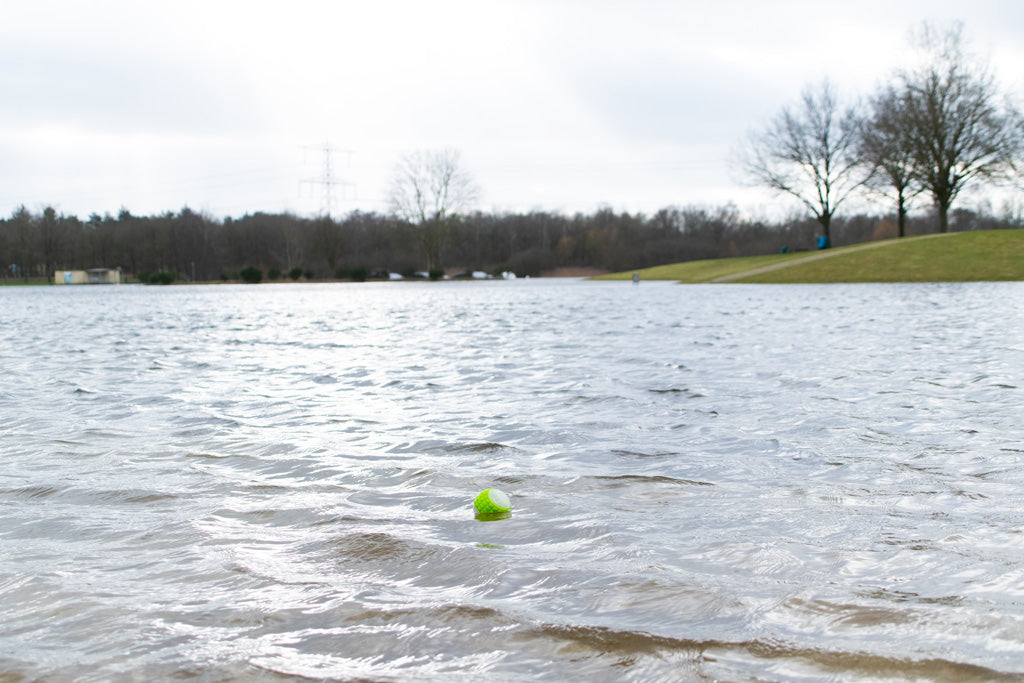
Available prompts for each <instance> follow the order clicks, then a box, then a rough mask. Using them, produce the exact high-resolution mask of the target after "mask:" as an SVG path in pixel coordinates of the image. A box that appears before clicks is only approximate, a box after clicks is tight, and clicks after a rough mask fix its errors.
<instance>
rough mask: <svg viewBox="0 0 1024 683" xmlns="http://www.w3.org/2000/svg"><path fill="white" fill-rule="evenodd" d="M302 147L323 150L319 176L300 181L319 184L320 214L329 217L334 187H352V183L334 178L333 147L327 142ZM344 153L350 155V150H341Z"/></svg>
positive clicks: (332, 206)
mask: <svg viewBox="0 0 1024 683" xmlns="http://www.w3.org/2000/svg"><path fill="white" fill-rule="evenodd" d="M304 149H312V150H317V151H321V152H323V155H324V161H323V169H322V170H321V172H320V177H319V178H306V179H304V180H302V181H300V182H301V183H310V184H312V185H319V186H320V215H321V216H325V217H327V218H330V217H331V213H332V211H333V210H334V188H335V187H338V186H339V185H340V186H342V187H346V186H348V187H354V185H353V183H351V182H349V181H347V180H341V179H339V178H336V177H335V175H334V164H333V163H332V158H331V157H332V155H333V154H334V148H333V147H331V145H330V144H329V143H326V142H325V143H323V144H322V145H308V146H306V147H304ZM342 151H344V152H345V153H346V154H349V155H351V154H352V152H351V150H342Z"/></svg>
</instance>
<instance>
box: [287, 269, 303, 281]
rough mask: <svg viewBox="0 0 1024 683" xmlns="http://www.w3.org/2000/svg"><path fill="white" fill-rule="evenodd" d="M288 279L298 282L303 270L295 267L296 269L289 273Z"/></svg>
mask: <svg viewBox="0 0 1024 683" xmlns="http://www.w3.org/2000/svg"><path fill="white" fill-rule="evenodd" d="M288 277H290V278H291V279H293V280H298V279H299V278H300V277H302V268H299V267H298V266H295V267H294V268H292V269H291V270H289V271H288Z"/></svg>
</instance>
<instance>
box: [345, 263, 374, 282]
mask: <svg viewBox="0 0 1024 683" xmlns="http://www.w3.org/2000/svg"><path fill="white" fill-rule="evenodd" d="M348 276H349V277H350V278H351V279H352V282H366V278H368V277H369V276H370V271H369V270H367V269H366V268H364V267H363V266H356V267H355V268H351V269H349V271H348Z"/></svg>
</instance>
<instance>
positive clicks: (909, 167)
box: [858, 86, 924, 237]
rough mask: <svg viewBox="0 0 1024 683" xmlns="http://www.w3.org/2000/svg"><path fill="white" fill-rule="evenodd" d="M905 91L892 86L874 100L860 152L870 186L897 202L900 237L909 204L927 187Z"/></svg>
mask: <svg viewBox="0 0 1024 683" xmlns="http://www.w3.org/2000/svg"><path fill="white" fill-rule="evenodd" d="M904 99H905V95H904V93H902V92H900V91H897V90H896V89H895V88H894V87H892V86H888V87H886V88H884V89H883V90H882V91H881V92H879V93H878V94H877V95H875V97H873V98H872V99H871V101H870V111H869V113H868V118H867V119H866V120H865V121H864V123H863V125H862V126H861V129H860V139H859V141H858V154H859V155H860V158H861V160H862V162H863V163H864V164H865V166H866V167H867V168H868V169H869V170H870V174H869V179H868V183H867V184H868V186H869V187H870V188H871V189H873V190H875V191H877V192H879V193H881V194H883V195H885V196H888V197H890V198H892V199H893V200H895V202H896V222H897V225H898V228H899V236H900V237H903V236H904V235H906V224H907V205H908V203H909V202H910V200H911V199H913V198H914V197H915V196H917V195H918V194H920V193H921V192H922V191H923V190H924V188H923V187H921V185H920V184H918V183H916V182H915V176H914V154H913V146H912V141H911V135H910V128H911V126H910V123H909V121H908V116H907V108H906V106H905V102H904Z"/></svg>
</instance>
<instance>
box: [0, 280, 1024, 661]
mask: <svg viewBox="0 0 1024 683" xmlns="http://www.w3.org/2000/svg"><path fill="white" fill-rule="evenodd" d="M1022 311H1024V285H1021V284H1018V283H1008V284H965V285H852V286H826V287H813V286H808V287H804V286H780V287H770V286H738V285H719V286H699V287H681V286H675V285H669V284H652V283H642V284H641V285H640V286H637V287H634V286H633V285H631V284H629V283H586V282H578V281H529V282H523V281H518V282H491V283H421V284H411V283H410V284H366V285H325V286H312V285H310V286H304V285H288V286H258V287H227V286H225V287H176V288H164V289H160V288H139V287H119V288H99V287H97V288H88V287H83V288H70V287H69V288H10V289H0V340H2V341H0V463H2V468H0V624H3V627H2V628H0V672H3V675H0V679H3V680H12V681H18V680H48V681H65V680H76V681H105V680H159V679H171V678H184V679H190V678H191V679H198V680H225V679H232V678H246V679H252V680H289V679H292V678H296V679H297V678H303V677H305V678H311V679H328V680H403V681H404V680H416V681H424V680H428V681H429V680H437V681H441V680H445V681H447V680H460V679H461V680H466V679H470V678H477V677H479V676H481V675H484V674H486V675H488V676H489V677H491V680H580V679H589V680H592V681H597V680H609V681H611V680H636V681H658V680H665V681H670V680H730V681H743V680H771V681H776V680H777V681H797V680H801V681H802V680H823V679H834V680H875V679H886V678H889V679H921V680H949V681H953V680H956V681H962V680H979V681H980V680H986V681H987V680H1000V679H1006V680H1019V678H1020V677H1021V676H1022V675H1024V537H1022V534H1021V530H1022V529H1024V427H1022V424H1024V419H1022V418H1024V377H1022V375H1024V313H1022ZM489 486H497V487H499V488H501V489H503V490H505V491H507V492H508V493H509V494H510V495H511V496H512V502H513V505H514V511H513V514H512V515H511V517H509V518H508V519H502V520H497V521H486V522H485V521H478V520H476V519H475V518H474V514H473V511H472V507H471V501H472V499H473V497H474V496H475V495H476V493H477V492H478V491H479V490H481V489H483V488H486V487H489Z"/></svg>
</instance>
